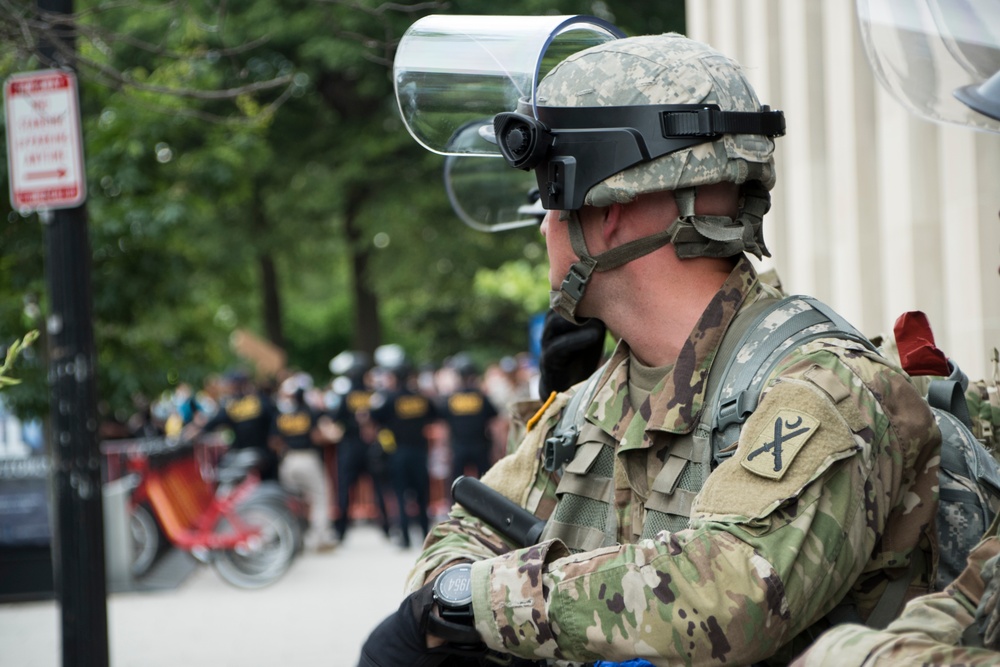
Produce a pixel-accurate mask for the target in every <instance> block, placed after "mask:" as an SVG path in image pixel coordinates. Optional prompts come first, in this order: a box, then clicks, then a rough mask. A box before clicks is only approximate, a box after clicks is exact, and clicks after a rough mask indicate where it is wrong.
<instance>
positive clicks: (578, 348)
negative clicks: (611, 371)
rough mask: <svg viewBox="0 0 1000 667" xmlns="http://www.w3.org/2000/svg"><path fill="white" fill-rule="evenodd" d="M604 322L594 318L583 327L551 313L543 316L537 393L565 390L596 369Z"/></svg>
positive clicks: (544, 396) (602, 349)
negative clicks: (543, 324) (543, 323)
mask: <svg viewBox="0 0 1000 667" xmlns="http://www.w3.org/2000/svg"><path fill="white" fill-rule="evenodd" d="M605 333H606V329H605V327H604V323H603V322H601V321H600V320H595V319H593V318H591V319H589V320H587V321H586V322H584V323H583V324H582V325H576V324H573V323H572V322H569V321H567V320H566V319H564V318H563V317H562V316H561V315H559V314H558V313H556V312H555V311H554V310H551V309H550V310H549V312H548V314H546V316H545V326H544V328H543V329H542V354H541V357H540V358H539V360H538V372H539V378H538V394H539V396H541V397H542V400H544V399H545V398H547V397H548V395H549V394H550V393H552V392H553V391H566V390H567V389H569V388H570V387H572V386H573V385H575V384H576V383H577V382H583V381H584V380H586V379H587V378H588V377H590V375H591V373H593V372H594V371H596V370H597V366H598V364H599V363H600V362H601V355H603V354H604V337H605Z"/></svg>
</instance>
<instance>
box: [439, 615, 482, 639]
mask: <svg viewBox="0 0 1000 667" xmlns="http://www.w3.org/2000/svg"><path fill="white" fill-rule="evenodd" d="M469 620H470V621H471V620H472V619H471V618H470V619H469ZM427 632H428V633H429V634H432V635H434V636H435V637H440V638H441V639H443V640H445V641H446V642H450V643H453V644H462V645H472V644H482V639H481V638H480V637H479V633H478V632H476V629H475V628H474V627H472V626H471V625H469V624H464V623H455V622H454V621H447V620H445V619H443V618H441V617H440V616H438V615H437V614H435V613H434V612H433V611H432V612H431V613H430V614H428V615H427Z"/></svg>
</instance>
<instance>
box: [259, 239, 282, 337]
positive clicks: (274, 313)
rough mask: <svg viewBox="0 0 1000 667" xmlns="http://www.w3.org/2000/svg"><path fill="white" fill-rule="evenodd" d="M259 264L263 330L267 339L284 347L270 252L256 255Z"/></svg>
mask: <svg viewBox="0 0 1000 667" xmlns="http://www.w3.org/2000/svg"><path fill="white" fill-rule="evenodd" d="M257 262H258V264H259V266H260V290H261V297H262V299H263V307H264V332H265V334H266V335H267V338H268V340H270V341H271V342H272V343H274V344H275V345H277V346H278V347H280V348H281V349H285V329H284V326H282V322H281V295H280V294H279V293H278V274H277V271H276V270H275V268H274V258H273V257H271V254H270V253H262V254H260V255H258V256H257Z"/></svg>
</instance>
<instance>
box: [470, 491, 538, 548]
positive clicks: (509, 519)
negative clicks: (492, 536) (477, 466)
mask: <svg viewBox="0 0 1000 667" xmlns="http://www.w3.org/2000/svg"><path fill="white" fill-rule="evenodd" d="M451 497H452V498H454V499H455V502H457V503H458V504H459V505H461V506H462V507H464V508H465V510H466V511H467V512H468V513H469V514H471V515H472V516H474V517H476V518H477V519H480V520H482V521H485V522H486V523H487V524H488V525H489V526H490V527H491V528H493V529H494V530H496V531H497V532H498V533H500V534H501V535H503V536H504V537H506V538H507V539H508V540H510V541H512V542H514V543H515V544H517V545H518V546H521V547H527V546H530V545H532V544H537V543H538V539H539V538H540V537H541V536H542V529H544V528H545V522H544V521H542V520H541V519H539V518H538V517H536V516H535V515H534V514H532V513H531V512H529V511H528V510H526V509H524V508H523V507H521V506H519V505H517V504H516V503H514V502H513V501H511V500H510V499H508V498H507V497H506V496H504V495H503V494H501V493H500V492H499V491H495V490H493V489H491V488H490V487H488V486H486V485H485V484H483V483H482V482H480V481H479V480H478V479H476V478H475V477H459V478H458V479H456V480H455V482H454V483H453V484H452V485H451Z"/></svg>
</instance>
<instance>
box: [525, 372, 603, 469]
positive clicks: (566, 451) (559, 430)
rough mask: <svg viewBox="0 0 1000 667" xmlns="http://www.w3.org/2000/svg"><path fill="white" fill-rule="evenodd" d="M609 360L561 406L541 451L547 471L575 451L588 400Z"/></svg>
mask: <svg viewBox="0 0 1000 667" xmlns="http://www.w3.org/2000/svg"><path fill="white" fill-rule="evenodd" d="M608 363H609V362H605V363H603V364H601V366H600V368H598V369H597V370H596V371H594V372H593V373H592V374H591V376H590V377H589V378H587V379H586V380H585V381H584V382H583V384H582V386H580V388H579V389H577V390H576V393H575V394H573V396H572V397H570V399H569V402H568V403H567V404H566V407H565V408H563V412H562V416H560V417H559V421H558V423H556V426H555V428H554V429H552V435H551V436H549V437H548V438H547V439H546V440H545V448H544V451H543V452H542V454H543V459H542V465H543V466H544V467H545V469H546V470H547V471H549V472H552V471H554V470H558V469H560V468H562V467H563V466H564V465H565V464H566V463H568V462H569V461H570V460H571V459H572V458H573V456H574V454H575V453H576V439H577V437H578V436H579V435H580V427H581V426H583V422H584V420H585V419H586V417H587V408H588V407H590V401H591V399H593V398H594V394H596V393H597V385H598V383H599V382H600V380H601V377H602V376H603V375H604V371H605V369H606V368H607V367H608Z"/></svg>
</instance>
